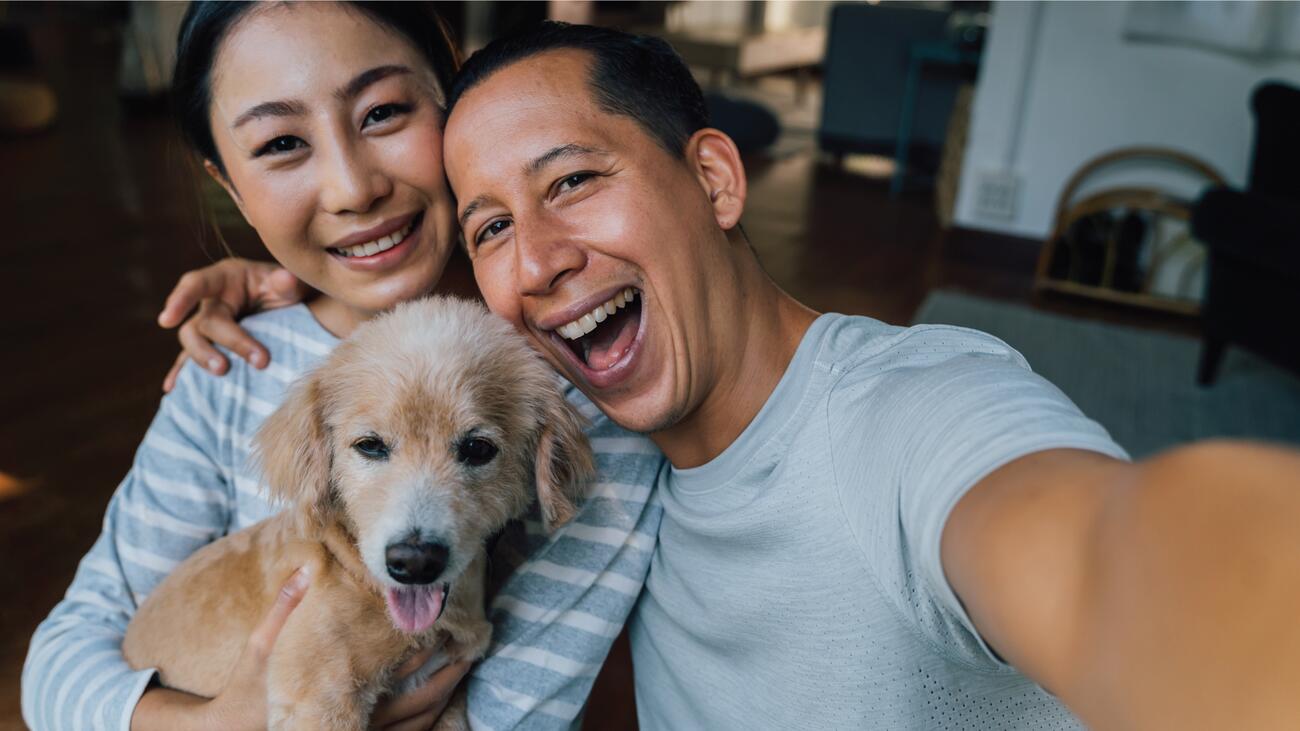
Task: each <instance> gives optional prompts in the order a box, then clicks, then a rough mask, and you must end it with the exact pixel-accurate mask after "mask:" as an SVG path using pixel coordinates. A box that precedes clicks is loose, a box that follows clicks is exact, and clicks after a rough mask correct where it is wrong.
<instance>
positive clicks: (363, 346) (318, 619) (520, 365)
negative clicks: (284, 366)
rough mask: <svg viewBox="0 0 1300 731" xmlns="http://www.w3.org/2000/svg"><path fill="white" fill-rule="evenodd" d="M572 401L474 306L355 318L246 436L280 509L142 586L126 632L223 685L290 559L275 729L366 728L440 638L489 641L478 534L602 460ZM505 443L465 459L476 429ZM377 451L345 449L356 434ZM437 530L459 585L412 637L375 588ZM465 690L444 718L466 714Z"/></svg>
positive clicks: (274, 678) (147, 654)
mask: <svg viewBox="0 0 1300 731" xmlns="http://www.w3.org/2000/svg"><path fill="white" fill-rule="evenodd" d="M581 422H582V420H581V417H580V416H579V415H578V414H577V413H576V412H575V411H574V410H573V409H572V407H571V406H570V405H569V404H568V403H567V402H566V401H565V400H564V398H563V396H562V395H561V393H560V391H559V387H558V382H557V381H556V378H555V375H554V373H553V371H551V369H550V368H549V367H548V366H546V365H545V364H544V362H543V361H542V360H541V359H540V358H539V357H538V356H537V355H536V354H535V353H534V352H533V351H532V349H531V348H529V346H528V345H527V344H526V343H525V342H524V340H523V339H522V338H521V337H520V336H518V335H517V334H516V333H515V332H514V331H513V329H512V328H511V327H510V326H509V325H508V324H506V323H505V322H504V321H502V320H500V319H498V318H495V317H493V316H491V315H490V314H488V312H487V310H486V309H485V308H484V307H483V306H482V305H479V304H476V303H471V302H467V301H463V300H453V299H449V298H432V299H428V300H424V301H421V302H415V303H410V304H406V305H402V306H400V307H399V308H397V309H396V310H395V311H394V312H392V313H389V314H387V315H384V316H382V317H380V318H377V319H376V320H374V321H372V322H370V323H367V324H365V325H363V326H362V327H360V328H358V329H357V331H356V333H355V334H354V335H353V336H352V337H351V338H349V339H348V340H346V341H345V342H343V343H341V344H340V345H339V346H338V347H337V348H336V349H335V350H334V352H333V353H332V354H331V355H330V357H329V358H328V359H327V361H326V362H325V363H324V364H323V365H322V366H320V367H319V368H318V369H316V370H315V371H313V372H312V373H310V374H309V375H307V376H305V377H304V378H302V379H300V380H299V382H298V383H296V384H295V385H294V387H293V388H292V390H291V392H290V394H289V395H288V397H287V398H286V400H285V402H284V404H283V405H281V406H280V408H279V409H278V410H277V411H276V412H275V413H274V414H272V415H271V416H270V417H269V418H268V419H267V420H266V422H265V423H264V424H263V426H262V428H261V429H260V430H259V432H258V434H257V437H256V448H257V453H258V455H259V458H260V460H261V464H262V467H263V472H264V474H265V476H266V479H267V482H268V484H269V488H270V491H271V492H272V494H273V496H274V497H276V498H279V499H280V500H282V501H286V502H287V503H288V504H289V507H288V508H287V509H286V510H285V511H284V512H283V513H281V514H280V515H278V516H276V517H274V518H271V519H268V520H266V521H263V522H261V523H258V524H257V525H254V526H252V527H250V528H248V529H246V530H243V531H240V532H238V533H235V534H233V535H230V536H227V537H225V538H222V539H220V540H218V541H216V542H214V543H212V544H210V545H208V546H205V547H204V548H203V549H201V550H200V551H198V552H196V553H195V554H194V555H193V556H191V557H190V558H189V559H188V560H186V561H185V562H184V563H182V564H181V566H180V567H178V568H177V569H176V571H174V572H173V573H172V574H171V575H170V576H168V577H167V579H166V580H164V581H163V582H162V583H161V584H160V585H159V586H158V588H157V589H156V590H155V591H154V592H153V593H152V594H151V595H150V596H149V597H148V599H147V600H146V601H145V602H144V604H143V606H141V607H140V610H139V612H138V613H137V614H136V615H135V617H134V619H133V620H132V622H131V624H130V627H129V628H128V630H127V634H126V639H125V641H124V643H123V645H122V649H123V653H124V654H125V656H126V659H127V661H128V662H129V663H130V664H131V665H132V666H133V667H136V668H143V667H156V668H159V670H160V672H161V679H162V683H163V684H164V685H167V686H169V687H173V688H178V689H181V690H185V691H189V692H191V693H196V694H198V695H203V696H215V695H216V694H217V693H219V692H220V691H221V689H222V688H223V686H224V685H225V683H226V679H227V676H228V675H229V673H230V671H231V669H232V668H233V667H234V665H235V662H236V660H237V659H238V656H239V653H240V651H241V650H242V648H243V645H244V642H245V640H246V639H247V637H248V636H249V634H250V632H251V631H252V630H253V628H254V627H255V626H256V625H257V624H258V622H260V621H261V619H262V618H263V616H264V615H265V614H266V612H267V611H268V610H269V609H270V607H271V605H272V604H273V602H274V600H275V597H276V592H278V591H279V590H280V587H281V586H282V585H283V584H284V582H285V581H286V580H287V579H288V578H289V576H290V575H291V574H292V573H293V572H294V570H295V569H297V568H298V567H299V566H302V565H304V564H310V565H311V566H312V574H311V588H310V589H309V590H308V592H307V594H306V596H305V597H304V598H303V601H302V603H301V605H299V606H298V608H297V609H295V610H294V612H293V613H292V614H291V615H290V617H289V620H288V622H287V623H286V625H285V627H284V629H283V630H282V632H281V634H280V636H279V638H278V640H277V642H276V645H275V649H274V651H273V652H272V654H271V657H270V660H269V666H268V677H267V686H268V695H269V698H268V713H269V718H270V721H271V726H272V727H273V728H302V729H353V728H361V727H363V726H364V725H365V724H366V722H367V719H368V718H369V715H370V712H371V710H372V709H373V707H374V704H375V701H376V700H377V699H378V698H379V697H380V696H381V695H383V694H385V693H389V692H392V691H394V690H396V689H395V688H394V687H393V679H392V671H393V669H394V668H395V667H397V666H398V665H400V664H401V663H402V662H404V661H405V660H407V659H408V658H409V657H410V656H411V655H412V654H414V653H415V652H416V651H418V650H419V649H422V648H425V647H428V646H430V645H432V644H434V643H435V642H437V641H439V640H440V639H441V638H443V637H445V638H446V639H447V643H446V645H445V652H446V654H447V655H448V656H449V658H450V659H451V660H458V659H462V658H478V657H481V656H482V654H483V653H484V651H485V650H486V649H487V646H488V642H489V639H490V634H491V625H490V624H489V623H488V622H487V620H486V618H485V608H484V588H483V581H484V572H485V565H486V557H485V555H484V543H485V541H486V540H487V539H488V538H489V537H490V536H491V535H492V534H493V533H495V532H496V531H498V530H500V529H501V528H502V527H503V526H504V525H505V524H506V523H507V522H508V521H509V520H511V519H513V518H517V517H520V516H521V515H523V514H524V513H525V512H526V511H527V509H528V507H529V506H530V505H531V503H532V500H533V497H534V489H535V491H536V492H535V494H536V498H537V500H538V501H539V502H540V505H541V508H542V512H543V517H544V518H545V521H546V523H547V524H548V527H553V526H555V525H558V524H560V523H563V522H564V521H566V520H568V519H569V517H571V516H572V514H573V511H574V502H573V501H574V500H575V499H576V498H577V493H578V491H579V490H580V489H581V487H582V486H583V485H584V484H585V482H586V481H587V479H588V478H589V477H590V476H591V474H592V471H593V464H592V456H591V451H590V446H589V445H588V443H587V440H586V437H585V436H584V435H583V433H582V428H581V427H582V423H581ZM471 433H472V434H473V435H474V436H477V437H481V438H484V439H487V440H489V441H491V442H492V443H493V444H495V445H496V446H497V447H498V448H499V450H500V451H499V453H498V454H497V455H496V457H495V458H494V459H493V460H492V461H490V462H488V463H487V464H485V465H482V466H478V467H474V466H470V465H468V464H466V463H464V462H462V461H460V460H459V459H458V451H457V445H458V444H459V442H460V441H461V440H463V439H465V438H466V436H467V435H469V434H471ZM375 436H377V437H379V438H381V439H383V441H384V442H385V443H387V444H388V445H389V448H390V454H389V457H388V459H387V460H379V461H376V460H374V459H367V458H366V457H364V456H363V455H362V454H360V453H358V451H357V450H356V449H354V445H355V444H356V443H357V442H358V441H359V440H361V439H364V438H366V437H375ZM412 536H418V537H419V539H420V540H424V541H438V542H442V543H445V545H447V546H448V547H449V549H450V554H449V559H448V564H447V568H446V570H445V572H444V573H443V577H442V578H440V579H439V580H438V581H440V582H441V581H447V582H449V584H450V587H449V595H448V598H447V601H446V606H445V607H444V608H443V613H442V615H441V617H440V618H439V619H438V621H437V622H435V623H434V625H433V627H432V628H431V629H429V630H428V631H426V632H423V633H420V634H418V635H408V634H404V633H403V632H401V631H400V630H398V629H397V628H396V627H395V626H394V624H393V623H392V621H391V620H390V618H389V616H388V613H387V609H386V605H385V599H384V592H385V591H386V589H387V588H388V587H398V586H400V584H398V583H397V582H396V581H394V580H393V579H391V578H390V577H389V576H388V574H387V572H386V568H385V558H384V548H385V546H386V545H388V544H389V543H390V542H394V541H399V540H402V539H403V538H409V537H412ZM463 704H464V696H463V694H462V695H460V696H458V697H457V699H456V700H455V701H453V707H452V709H450V710H449V712H448V713H444V715H443V721H442V722H441V723H440V727H446V728H456V727H458V726H461V725H464V720H465V715H464V712H465V709H464V705H463Z"/></svg>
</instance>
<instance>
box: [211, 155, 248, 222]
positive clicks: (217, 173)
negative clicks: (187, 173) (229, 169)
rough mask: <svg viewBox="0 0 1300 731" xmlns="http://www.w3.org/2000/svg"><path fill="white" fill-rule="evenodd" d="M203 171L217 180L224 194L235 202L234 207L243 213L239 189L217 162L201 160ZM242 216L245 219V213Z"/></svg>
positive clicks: (242, 202)
mask: <svg viewBox="0 0 1300 731" xmlns="http://www.w3.org/2000/svg"><path fill="white" fill-rule="evenodd" d="M203 172H205V173H207V174H208V177H209V178H212V179H213V180H215V181H217V185H220V186H221V188H222V189H223V190H225V191H226V195H228V196H230V200H232V201H234V202H235V207H237V208H238V209H239V212H240V214H243V213H244V201H243V199H242V198H240V197H239V191H237V190H235V186H234V184H232V183H231V182H230V179H229V178H227V177H226V174H225V173H223V172H221V168H219V167H217V164H216V163H214V162H212V161H211V160H207V159H205V160H204V161H203ZM244 218H245V219H247V218H248V216H246V215H245V216H244Z"/></svg>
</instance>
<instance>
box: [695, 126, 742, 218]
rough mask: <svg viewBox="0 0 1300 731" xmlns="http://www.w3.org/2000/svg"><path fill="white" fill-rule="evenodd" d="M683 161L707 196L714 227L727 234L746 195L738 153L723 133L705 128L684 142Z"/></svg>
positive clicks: (738, 216)
mask: <svg viewBox="0 0 1300 731" xmlns="http://www.w3.org/2000/svg"><path fill="white" fill-rule="evenodd" d="M686 159H687V161H688V162H689V163H691V165H692V166H693V167H694V168H695V175H696V177H697V178H698V179H699V181H700V185H701V186H702V187H703V188H704V193H705V195H707V196H708V197H709V204H710V205H711V206H712V207H713V217H714V218H715V219H716V220H717V222H718V227H719V228H721V229H722V230H724V231H730V230H731V229H733V228H735V227H736V224H738V223H740V214H742V213H744V212H745V195H746V194H747V192H748V188H747V182H746V179H745V165H744V163H743V162H741V160H740V150H739V149H737V148H736V143H735V142H733V141H732V140H731V138H730V137H728V136H727V135H726V133H724V132H722V131H720V130H716V129H713V128H711V127H705V128H704V129H702V130H699V131H697V132H696V133H695V134H693V135H691V139H690V141H689V142H687V143H686Z"/></svg>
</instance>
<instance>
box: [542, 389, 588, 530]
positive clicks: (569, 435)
mask: <svg viewBox="0 0 1300 731" xmlns="http://www.w3.org/2000/svg"><path fill="white" fill-rule="evenodd" d="M585 421H586V419H583V418H582V415H581V414H579V413H578V412H577V410H576V409H574V408H573V406H572V405H570V404H569V402H568V401H566V400H565V399H564V397H563V396H560V395H559V394H556V395H555V397H554V399H553V400H552V402H551V404H550V405H549V407H548V409H547V413H546V416H545V419H544V421H543V424H542V435H541V438H540V439H539V440H538V443H537V466H536V470H537V475H536V479H537V502H538V503H539V504H540V505H541V507H542V519H543V520H544V521H545V524H546V530H547V531H553V530H555V529H556V528H558V527H560V526H561V525H564V524H565V523H567V522H568V521H569V519H571V518H572V517H573V516H574V513H576V512H577V501H578V500H579V499H580V498H581V497H582V494H583V491H584V490H585V488H586V487H587V484H588V483H589V482H590V481H591V479H592V477H594V476H595V473H596V465H595V459H594V458H593V457H592V454H591V443H590V442H589V441H587V435H586V434H584V433H583V431H582V428H583V426H584V423H585Z"/></svg>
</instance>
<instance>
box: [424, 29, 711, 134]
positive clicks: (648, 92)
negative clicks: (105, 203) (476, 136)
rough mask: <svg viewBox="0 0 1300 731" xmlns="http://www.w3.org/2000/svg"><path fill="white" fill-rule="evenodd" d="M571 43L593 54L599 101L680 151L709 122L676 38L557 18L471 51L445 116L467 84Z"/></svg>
mask: <svg viewBox="0 0 1300 731" xmlns="http://www.w3.org/2000/svg"><path fill="white" fill-rule="evenodd" d="M566 49H572V50H577V51H585V52H587V53H590V54H591V56H592V64H591V76H590V78H589V79H588V86H589V87H590V89H591V94H592V98H593V99H594V100H595V101H596V105H597V106H598V107H600V108H601V109H603V110H604V111H606V112H609V113H610V114H619V115H622V116H625V117H631V118H632V119H633V120H635V121H636V123H637V124H639V125H641V128H642V129H644V130H645V131H646V132H647V133H648V134H649V135H650V136H651V137H653V138H654V139H655V141H656V142H658V143H659V145H660V147H663V148H664V149H665V150H667V151H668V152H669V154H671V155H673V156H674V157H679V158H680V157H682V156H683V155H684V154H685V152H686V142H687V141H688V140H689V139H690V138H691V135H692V134H694V133H695V132H696V130H699V129H703V128H704V127H707V126H709V113H708V108H707V107H706V106H705V104H704V94H703V93H702V92H701V91H700V85H699V84H697V83H695V77H693V76H691V72H690V69H688V68H686V64H685V63H684V62H683V61H682V59H681V57H680V56H678V55H677V52H676V51H674V50H673V48H672V46H670V45H668V44H667V43H665V42H664V41H663V40H661V39H659V38H654V37H652V36H641V35H632V34H631V33H624V32H622V31H617V30H612V29H610V28H597V27H594V26H590V25H571V24H569V23H560V22H557V21H551V20H548V21H543V22H542V23H539V24H536V25H533V26H530V27H529V28H527V29H525V30H523V31H521V32H519V33H516V34H513V35H509V36H505V37H503V38H498V39H497V40H495V41H492V42H491V43H489V44H488V45H487V46H486V47H484V48H483V49H482V50H480V51H479V52H477V53H475V54H474V55H473V56H470V58H469V60H468V61H466V62H465V65H464V66H462V67H461V69H460V74H459V75H458V76H457V77H456V80H455V81H453V82H452V86H451V94H450V95H449V96H448V99H447V116H448V117H450V116H451V112H452V110H453V109H455V107H456V102H457V101H459V100H460V98H461V96H462V95H464V94H465V92H467V91H469V90H470V89H472V88H474V87H475V86H477V85H478V84H479V83H480V82H483V81H485V80H486V79H487V78H488V77H489V76H491V75H492V74H494V73H496V72H497V71H500V70H501V69H503V68H505V67H507V66H510V65H511V64H513V63H515V62H517V61H522V60H524V59H527V58H530V57H532V56H536V55H538V54H540V53H545V52H547V51H559V50H566Z"/></svg>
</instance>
